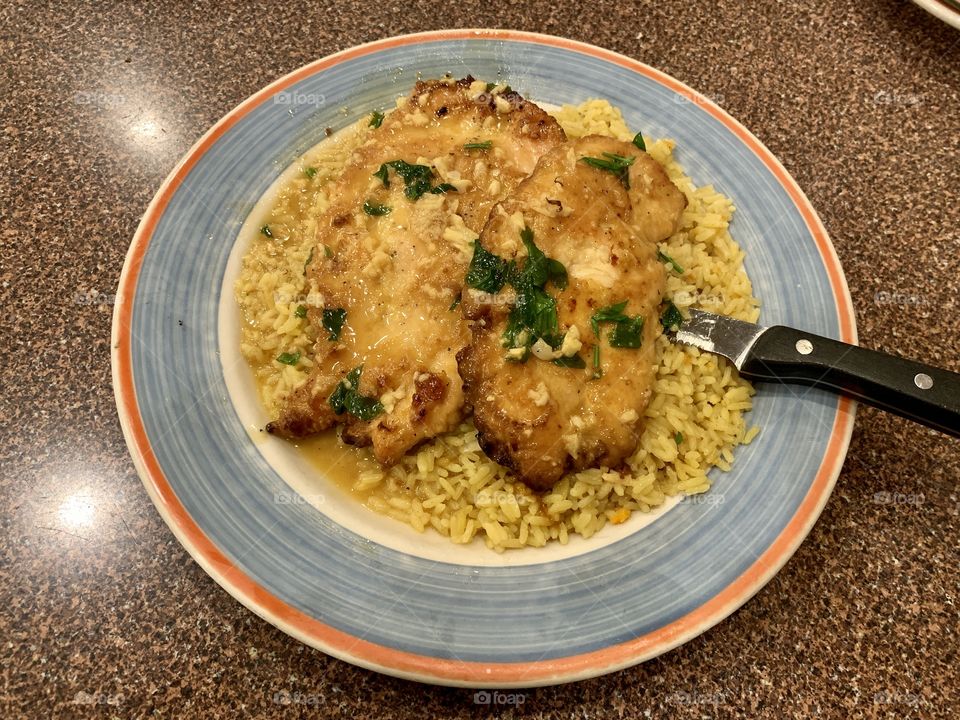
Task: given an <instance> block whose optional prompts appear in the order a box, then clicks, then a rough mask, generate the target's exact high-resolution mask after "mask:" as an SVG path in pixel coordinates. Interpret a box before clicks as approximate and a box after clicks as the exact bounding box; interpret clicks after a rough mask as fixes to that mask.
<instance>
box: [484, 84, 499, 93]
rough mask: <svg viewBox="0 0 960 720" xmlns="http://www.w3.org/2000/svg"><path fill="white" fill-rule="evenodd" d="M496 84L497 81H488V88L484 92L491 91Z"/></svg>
mask: <svg viewBox="0 0 960 720" xmlns="http://www.w3.org/2000/svg"><path fill="white" fill-rule="evenodd" d="M496 86H497V84H496V83H492V82H488V83H487V89H486V90H485V91H484V92H490V91H491V90H493V89H494V88H495V87H496Z"/></svg>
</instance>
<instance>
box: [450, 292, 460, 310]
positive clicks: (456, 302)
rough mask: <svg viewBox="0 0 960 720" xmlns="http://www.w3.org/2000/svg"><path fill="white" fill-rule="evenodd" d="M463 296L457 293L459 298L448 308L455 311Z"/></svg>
mask: <svg viewBox="0 0 960 720" xmlns="http://www.w3.org/2000/svg"><path fill="white" fill-rule="evenodd" d="M460 300H461V297H460V296H459V295H457V299H456V300H454V301H453V302H452V303H450V307H449V308H447V309H448V310H449V311H450V312H453V311H454V310H456V309H457V306H458V305H459V304H460Z"/></svg>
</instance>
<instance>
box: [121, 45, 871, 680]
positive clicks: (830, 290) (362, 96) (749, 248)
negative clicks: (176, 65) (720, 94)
mask: <svg viewBox="0 0 960 720" xmlns="http://www.w3.org/2000/svg"><path fill="white" fill-rule="evenodd" d="M445 72H451V73H452V74H454V75H455V76H463V75H466V74H473V75H474V76H476V77H481V78H505V79H506V80H508V81H509V82H510V84H511V85H512V86H513V87H514V88H516V89H518V90H519V91H520V92H523V93H524V94H526V95H528V97H530V98H531V99H533V100H534V101H543V102H545V103H550V104H557V105H559V104H563V103H578V102H581V101H583V100H585V99H587V98H592V97H603V98H607V99H609V100H611V101H612V102H613V103H614V104H616V105H617V106H619V107H620V108H621V109H622V110H623V112H624V115H625V118H626V120H627V122H628V124H629V125H630V126H631V127H633V128H638V129H642V130H643V132H644V133H645V135H647V136H652V137H672V138H674V139H675V140H676V141H677V150H676V157H677V159H678V160H679V161H680V162H681V163H682V164H683V166H684V167H685V169H686V171H687V173H688V174H689V175H691V176H692V177H693V179H694V181H695V182H697V183H698V184H707V183H713V184H714V185H715V186H716V187H717V189H718V190H720V191H721V192H723V193H724V194H726V195H728V196H730V197H732V198H733V200H734V202H735V204H736V206H737V212H736V215H735V219H734V221H733V224H732V226H731V231H732V233H733V235H734V237H735V238H736V239H737V240H738V241H739V243H740V244H741V246H742V247H743V248H744V249H745V250H746V253H747V261H746V264H747V270H748V272H749V274H750V277H751V279H752V281H753V284H754V289H755V293H756V295H757V296H758V297H760V298H761V300H762V301H763V312H762V321H763V322H765V323H766V324H777V323H782V324H789V325H793V326H796V327H801V328H804V329H807V330H810V331H812V332H815V333H819V334H821V335H826V336H829V337H834V338H838V339H841V340H844V341H846V342H855V341H856V329H855V325H854V317H853V312H852V305H851V301H850V296H849V293H848V291H847V287H846V282H845V280H844V277H843V272H842V269H841V267H840V264H839V262H838V260H837V256H836V254H835V252H834V250H833V247H832V245H831V244H830V240H829V239H828V237H827V234H826V232H825V230H824V228H823V226H822V224H821V223H820V221H819V219H818V218H817V215H816V213H815V212H814V210H813V208H812V207H811V206H810V203H809V201H808V200H807V199H806V197H804V195H803V193H802V192H801V191H800V189H799V188H798V187H797V184H796V183H795V182H794V180H793V179H792V178H791V177H790V176H789V175H788V173H787V172H786V171H785V170H784V168H783V167H782V165H780V163H779V162H778V161H777V160H776V158H774V157H773V155H772V154H771V153H770V151H769V150H767V149H766V148H765V147H764V146H763V145H762V144H761V143H760V142H759V141H758V140H757V139H756V138H755V137H754V136H753V135H751V134H750V133H749V132H748V131H747V130H746V129H745V128H744V127H743V126H741V125H740V124H739V123H737V122H736V121H735V120H733V119H732V118H731V117H730V116H728V115H727V114H726V113H724V112H723V110H721V109H720V108H719V107H717V106H716V105H715V104H714V103H712V102H711V101H710V100H709V99H707V98H705V97H703V96H702V95H700V94H698V93H696V92H695V91H693V90H691V89H690V88H688V87H686V86H684V85H683V84H681V83H679V82H677V81H676V80H674V79H672V78H670V77H668V76H666V75H664V74H663V73H661V72H659V71H657V70H655V69H653V68H651V67H649V66H646V65H643V64H641V63H639V62H636V61H635V60H631V59H630V58H627V57H624V56H622V55H618V54H616V53H613V52H610V51H607V50H603V49H601V48H597V47H593V46H590V45H585V44H582V43H579V42H574V41H571V40H566V39H562V38H557V37H550V36H546V35H537V34H529V33H521V32H511V31H502V30H449V31H440V32H429V33H422V34H416V35H407V36H402V37H395V38H390V39H386V40H381V41H378V42H374V43H371V44H368V45H363V46H359V47H355V48H352V49H349V50H345V51H343V52H340V53H337V54H335V55H331V56H330V57H327V58H324V59H322V60H318V61H316V62H314V63H312V64H310V65H307V66H306V67H303V68H301V69H300V70H297V71H295V72H293V73H291V74H290V75H287V76H286V77H283V78H281V79H280V80H277V81H276V82H274V83H273V84H272V85H270V86H268V87H266V88H264V89H263V90H261V91H260V92H258V93H257V94H255V95H254V96H252V97H251V98H249V99H248V100H246V101H245V102H243V103H242V104H241V105H240V106H238V107H237V108H236V109H235V110H233V111H232V112H230V113H229V114H228V115H227V116H226V117H224V118H223V119H222V120H221V121H220V122H218V123H217V124H216V125H215V126H214V127H213V128H211V129H210V131H209V132H208V133H207V134H206V135H204V136H203V138H201V139H200V141H199V142H198V143H197V144H196V145H195V146H194V147H193V148H192V149H191V150H190V151H189V152H188V153H187V155H186V156H185V157H184V158H183V160H182V161H181V162H180V163H179V164H178V165H177V167H176V168H175V169H174V170H173V172H172V173H171V174H170V176H169V177H168V178H167V179H166V181H165V182H164V183H163V185H162V187H161V188H160V190H159V192H158V193H157V195H156V197H155V198H154V200H153V202H152V203H151V204H150V206H149V208H148V209H147V212H146V214H145V216H144V218H143V221H142V222H141V224H140V226H139V228H138V230H137V233H136V235H135V237H134V240H133V243H132V245H131V247H130V250H129V253H128V255H127V259H126V263H125V265H124V269H123V274H122V276H121V279H120V286H119V290H118V295H117V305H116V309H115V313H114V323H113V377H114V388H115V392H116V397H117V406H118V410H119V415H120V420H121V424H122V427H123V431H124V434H125V437H126V440H127V443H128V445H129V448H130V452H131V455H132V457H133V460H134V463H135V464H136V467H137V470H138V471H139V473H140V475H141V477H142V478H143V482H144V485H145V487H146V489H147V491H148V493H149V494H150V497H151V499H152V500H153V502H154V503H155V504H156V506H157V509H158V510H159V512H160V514H161V515H162V516H163V518H164V520H165V521H166V522H167V524H168V525H169V526H170V528H171V530H172V531H173V532H174V534H175V535H176V536H177V538H178V539H179V540H180V542H181V543H182V544H183V546H184V547H185V548H186V549H187V550H188V551H189V552H190V554H191V555H192V556H193V557H194V559H195V560H196V561H197V562H198V563H199V564H200V565H201V566H202V567H203V568H204V570H205V571H206V572H207V573H209V574H210V576H211V577H213V578H214V579H215V580H216V581H217V582H218V583H219V584H220V585H221V586H223V587H224V588H225V589H226V590H227V591H228V592H230V593H231V594H232V595H233V596H234V597H235V598H236V599H237V600H239V601H240V602H242V603H243V604H244V605H246V606H247V607H248V608H250V609H251V610H252V611H253V612H255V613H256V614H258V615H260V616H261V617H263V618H264V619H266V620H267V621H268V622H270V623H272V624H274V625H275V626H277V627H278V628H280V629H281V630H283V631H284V632H287V633H289V634H290V635H292V636H293V637H295V638H297V639H299V640H301V641H303V642H305V643H308V644H310V645H312V646H314V647H316V648H319V649H320V650H323V651H324V652H327V653H329V654H331V655H334V656H336V657H339V658H342V659H344V660H346V661H348V662H351V663H355V664H357V665H361V666H363V667H367V668H372V669H374V670H378V671H381V672H384V673H389V674H391V675H396V676H399V677H404V678H411V679H416V680H420V681H425V682H432V683H439V684H448V685H461V686H470V687H496V688H505V687H522V686H533V685H546V684H552V683H560V682H568V681H573V680H578V679H583V678H587V677H592V676H596V675H600V674H602V673H606V672H610V671H613V670H616V669H618V668H623V667H626V666H629V665H632V664H636V663H639V662H641V661H643V660H645V659H648V658H651V657H653V656H655V655H658V654H660V653H663V652H665V651H667V650H669V649H670V648H672V647H675V646H677V645H679V644H681V643H683V642H685V641H687V640H689V639H690V638H692V637H695V636H696V635H698V634H700V633H702V632H704V631H705V630H707V629H708V628H710V627H711V626H712V625H714V624H715V623H717V622H719V621H720V620H722V619H723V618H724V617H726V616H727V615H729V614H730V613H731V612H733V611H734V610H736V608H738V607H739V606H740V605H742V604H743V603H744V602H746V601H747V599H749V598H750V597H751V596H752V595H753V594H754V593H755V592H757V591H758V590H759V589H760V588H761V587H762V586H763V585H764V584H765V583H766V582H767V581H768V580H769V579H770V578H771V577H772V576H773V575H774V574H775V573H776V572H777V570H779V568H780V567H781V566H782V565H783V564H784V563H785V562H786V561H787V559H788V558H789V557H790V556H791V554H792V553H793V552H794V551H795V550H796V548H797V546H798V545H799V544H800V542H801V541H802V540H803V538H804V537H805V536H806V534H807V532H808V531H809V530H810V528H811V526H812V525H813V523H814V522H815V521H816V519H817V516H818V515H819V513H820V511H821V509H822V508H823V505H824V503H825V502H826V500H827V498H828V496H829V495H830V491H831V490H832V488H833V484H834V482H835V480H836V477H837V475H838V473H839V471H840V468H841V465H842V463H843V458H844V455H845V453H846V449H847V446H848V443H849V439H850V433H851V429H852V426H853V419H854V409H855V408H854V405H853V403H851V402H849V401H847V400H845V399H840V398H837V397H836V396H833V395H828V394H823V393H821V392H819V391H816V390H811V391H800V390H798V389H796V388H790V387H786V386H773V385H769V386H764V387H763V388H761V389H760V392H759V393H758V395H757V397H756V402H755V406H754V410H753V416H752V418H751V422H752V423H753V424H757V425H760V426H761V427H762V428H763V430H762V432H761V433H760V436H759V437H758V438H757V439H756V440H755V441H754V443H753V444H751V445H750V446H748V447H742V448H740V449H739V450H738V452H737V458H736V462H735V464H734V469H733V470H732V471H731V472H729V473H718V474H717V475H716V476H714V488H713V490H711V493H710V495H708V496H706V497H711V496H712V497H713V500H712V501H710V502H683V503H679V504H675V505H674V506H673V507H671V508H670V509H669V510H668V511H666V512H662V513H660V514H659V516H658V517H656V519H655V520H654V521H652V522H651V521H649V519H647V521H646V522H644V521H643V519H639V520H638V521H637V522H636V523H635V524H633V522H632V521H631V522H629V523H626V524H625V526H624V527H621V528H617V529H614V528H607V529H605V530H604V531H602V532H601V533H599V534H598V535H597V536H595V537H594V538H591V539H590V540H589V541H583V540H581V541H578V542H571V543H570V544H569V545H567V546H559V545H557V546H556V547H551V548H549V549H544V550H543V551H542V552H541V551H538V550H532V549H531V550H529V551H528V550H523V551H519V552H507V553H504V554H502V555H497V554H495V553H493V552H490V551H486V550H485V549H484V548H468V549H466V550H464V549H463V548H460V547H458V546H454V545H452V544H450V543H449V542H447V541H445V540H441V539H439V538H438V537H436V536H431V534H430V533H426V534H423V535H420V534H417V533H416V532H414V531H413V530H412V529H409V528H407V527H406V526H401V525H400V524H399V523H395V522H393V521H388V520H387V519H385V518H381V517H380V516H377V515H375V514H374V513H372V512H369V511H366V510H364V509H363V508H362V507H360V506H359V504H358V503H357V502H356V501H355V500H351V499H350V498H348V497H345V496H344V495H343V493H342V492H339V491H337V490H336V488H335V487H333V486H332V485H331V484H329V483H327V484H326V485H324V478H322V477H321V478H317V477H315V476H314V477H313V479H312V480H313V482H315V483H318V484H317V485H315V486H314V487H319V488H323V492H319V493H315V494H314V495H310V494H308V493H304V492H303V487H302V486H300V485H298V483H302V482H303V481H304V477H303V473H304V472H305V471H304V470H303V468H302V467H301V468H299V469H298V466H297V464H296V459H295V458H294V459H291V457H290V455H289V453H288V454H287V455H284V450H283V449H282V443H279V441H274V440H272V439H269V440H267V441H266V442H264V441H263V440H262V439H261V438H262V434H261V433H259V432H258V428H257V427H256V423H255V422H254V419H255V418H256V412H257V408H256V404H255V403H254V402H253V400H252V394H251V388H252V384H251V382H252V381H251V379H250V377H249V373H248V372H247V371H246V369H245V366H244V364H243V361H242V360H241V358H240V355H239V351H238V350H237V349H236V347H237V345H236V343H235V339H236V337H237V335H236V333H237V328H236V322H235V321H236V314H235V310H232V309H231V308H232V305H233V303H232V297H231V292H230V286H231V279H232V277H233V276H234V275H235V273H236V270H237V267H238V263H239V258H240V256H241V255H242V252H243V228H244V224H245V223H248V222H249V221H250V219H251V218H252V217H253V218H255V216H256V212H255V211H254V208H255V206H256V203H257V201H258V199H260V198H261V197H262V196H263V195H264V193H266V192H267V191H268V189H269V188H270V187H271V185H272V184H273V183H274V182H275V181H276V179H277V178H278V177H279V176H280V175H281V174H282V172H283V171H284V169H285V168H287V167H288V166H289V165H290V164H291V163H292V162H293V161H294V160H295V159H296V158H297V157H298V156H299V155H301V154H302V153H304V152H305V151H306V150H307V149H309V148H310V147H311V146H313V145H314V144H316V143H317V142H318V140H320V139H322V138H323V137H324V129H325V128H327V127H332V128H340V127H344V126H346V125H347V124H349V123H352V122H354V121H355V120H357V119H358V118H360V117H361V116H363V115H366V114H367V113H368V112H369V111H370V109H371V108H373V107H386V106H388V105H389V104H390V103H392V102H393V101H394V100H395V98H396V97H398V96H399V95H403V94H406V93H408V92H409V88H410V86H411V85H412V84H413V81H414V80H415V79H416V78H417V77H420V76H422V77H435V76H440V75H442V74H443V73H445ZM231 312H233V313H234V314H233V315H232V316H231ZM287 451H289V448H287ZM298 473H300V474H299V475H298ZM298 488H299V492H298ZM635 515H638V514H636V513H635ZM784 621H785V622H788V621H792V618H784Z"/></svg>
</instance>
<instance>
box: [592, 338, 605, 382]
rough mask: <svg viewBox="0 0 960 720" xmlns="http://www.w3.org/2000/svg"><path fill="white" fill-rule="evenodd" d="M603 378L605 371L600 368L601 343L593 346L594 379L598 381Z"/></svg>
mask: <svg viewBox="0 0 960 720" xmlns="http://www.w3.org/2000/svg"><path fill="white" fill-rule="evenodd" d="M602 377H603V370H602V369H601V367H600V343H597V344H596V345H594V346H593V379H594V380H598V379H599V378H602Z"/></svg>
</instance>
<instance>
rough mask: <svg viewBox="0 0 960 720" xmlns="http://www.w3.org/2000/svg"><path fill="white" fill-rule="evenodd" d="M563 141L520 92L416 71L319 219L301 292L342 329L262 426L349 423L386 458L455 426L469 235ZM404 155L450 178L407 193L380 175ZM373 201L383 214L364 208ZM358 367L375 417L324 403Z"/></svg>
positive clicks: (316, 313) (391, 177) (283, 432)
mask: <svg viewBox="0 0 960 720" xmlns="http://www.w3.org/2000/svg"><path fill="white" fill-rule="evenodd" d="M563 140H564V134H563V130H562V129H561V128H560V126H559V125H558V124H557V122H556V121H555V120H554V119H553V118H552V117H550V116H549V115H547V114H546V113H545V112H544V111H543V110H541V109H540V108H539V107H537V106H536V105H534V104H533V103H531V102H528V101H526V100H524V99H523V98H522V97H521V96H520V95H518V94H517V93H513V92H502V91H499V90H494V91H493V92H487V91H486V84H485V83H482V82H477V81H474V80H473V79H472V78H469V77H468V78H465V79H463V80H460V81H456V82H455V81H453V80H438V81H427V82H418V83H417V85H416V87H415V88H414V90H413V93H412V94H411V95H410V96H409V97H408V98H405V99H404V100H401V101H400V102H399V103H398V109H397V110H395V111H394V112H391V113H389V114H387V116H386V117H385V118H384V119H383V122H382V124H381V126H380V127H379V128H377V129H374V130H372V131H371V133H370V135H369V139H368V140H367V141H366V142H365V143H364V144H363V145H362V146H361V147H360V148H358V149H357V150H356V151H355V152H354V153H353V155H352V157H351V158H350V159H349V161H348V163H347V166H346V168H345V169H344V172H343V175H342V177H341V178H340V180H339V181H338V182H337V183H336V185H335V187H334V189H333V191H332V194H331V198H330V205H329V208H328V209H327V211H326V212H325V213H324V215H323V216H322V217H321V218H320V221H319V226H318V231H317V244H316V248H315V250H314V252H313V255H312V258H311V261H310V262H309V264H308V267H307V270H306V273H307V290H308V292H316V293H318V294H319V295H320V296H322V298H323V307H314V306H311V307H309V308H308V312H307V318H308V320H309V322H310V323H312V324H313V325H314V326H315V327H318V328H320V327H321V326H322V323H323V309H324V308H326V309H328V310H329V309H335V308H341V309H344V310H346V322H345V324H344V326H343V330H342V332H341V334H340V337H339V338H337V339H331V338H330V337H329V335H328V334H327V333H326V332H325V331H321V334H320V337H319V339H318V341H317V343H316V345H315V347H314V349H313V362H314V370H313V371H312V373H311V375H310V376H309V378H308V380H307V381H306V383H305V384H304V385H302V386H301V387H299V388H298V389H297V390H295V391H294V392H293V393H291V395H290V396H289V397H288V398H287V399H286V401H285V402H284V404H283V407H282V410H281V412H280V414H279V417H278V418H277V419H276V420H274V421H273V422H271V423H269V425H268V426H267V430H268V431H269V432H271V433H274V434H276V435H279V436H282V437H287V438H297V437H303V436H305V435H310V434H312V433H316V432H319V431H321V430H324V429H326V428H329V427H331V426H333V425H335V424H337V423H342V424H343V425H344V428H343V438H344V440H346V441H348V442H352V443H355V444H359V445H366V444H372V446H373V452H374V455H375V456H376V458H377V459H378V460H379V461H380V462H381V463H383V464H391V463H394V462H396V461H397V460H398V459H399V458H400V457H401V456H402V455H403V454H404V453H405V452H406V451H407V450H409V449H410V448H411V447H413V446H415V445H416V444H418V443H419V442H421V441H423V440H425V439H427V438H430V437H432V436H434V435H436V434H438V433H441V432H445V431H448V430H451V429H453V428H455V427H456V426H457V424H458V423H459V422H460V421H461V420H462V419H463V416H464V397H463V389H462V382H461V379H460V375H459V371H458V369H457V361H456V357H455V356H456V353H457V351H458V350H459V349H460V348H462V347H463V346H464V345H466V343H467V341H468V340H469V331H468V329H467V325H466V321H465V320H464V319H463V317H462V316H461V314H460V313H459V312H458V311H457V310H456V309H451V306H452V305H453V303H454V302H455V301H456V300H457V298H459V296H460V293H461V290H462V288H463V278H464V275H465V273H466V270H467V266H468V264H469V262H470V257H471V253H472V245H471V243H472V241H473V239H475V238H476V236H477V234H478V233H479V232H480V230H481V229H482V227H483V225H484V223H485V222H486V220H487V217H488V216H489V212H490V209H491V208H492V207H493V206H494V204H495V203H497V202H498V201H499V200H501V199H502V198H503V197H505V196H506V195H507V194H508V193H510V192H511V191H512V190H513V189H514V188H516V186H517V185H518V184H519V183H520V182H521V181H522V180H523V178H525V177H526V176H527V175H529V174H530V172H531V171H532V170H533V168H534V167H535V165H536V163H537V160H538V159H539V158H540V156H541V155H543V153H545V152H547V151H548V150H550V149H551V148H553V147H555V146H557V145H558V144H559V143H561V142H562V141H563ZM488 141H489V143H490V145H489V147H479V148H473V149H465V148H464V145H465V144H468V143H486V142H488ZM397 160H402V161H404V162H406V163H409V164H411V165H427V166H430V167H431V168H432V169H433V173H432V177H431V178H430V179H429V186H430V189H431V190H432V189H434V188H437V187H438V186H440V185H446V186H447V187H446V188H439V189H438V190H437V192H431V191H429V190H428V191H426V192H424V193H423V194H422V195H420V196H419V197H418V198H416V199H411V197H410V195H409V194H408V186H407V183H406V182H405V179H404V178H403V177H401V174H400V173H399V172H397V171H396V170H394V169H389V170H388V171H387V178H388V182H389V186H385V185H384V182H383V181H382V179H381V178H379V177H375V176H374V173H376V172H378V170H380V169H381V166H382V165H383V164H384V163H390V162H393V161H397ZM451 186H452V187H451ZM444 189H446V192H443V190H444ZM365 203H366V204H367V206H368V208H370V209H373V210H374V211H375V212H377V213H381V214H370V213H369V212H365V211H364V209H363V208H364V204H365ZM384 208H387V210H385V211H384ZM360 365H363V371H362V375H361V378H360V383H359V385H360V386H359V389H358V390H359V392H360V394H362V395H364V396H367V397H372V398H379V399H380V401H381V402H382V404H383V412H382V413H380V414H379V415H377V416H376V417H374V418H373V419H371V420H368V421H364V420H361V419H359V418H357V417H354V416H352V415H349V414H347V413H343V414H340V415H337V414H335V413H334V411H333V409H332V408H331V406H330V402H329V398H330V395H331V394H332V393H333V392H334V390H335V389H336V388H337V386H338V384H339V383H341V381H343V380H344V378H345V377H346V375H347V373H348V372H350V371H351V370H353V369H354V368H356V367H358V366H360Z"/></svg>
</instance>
